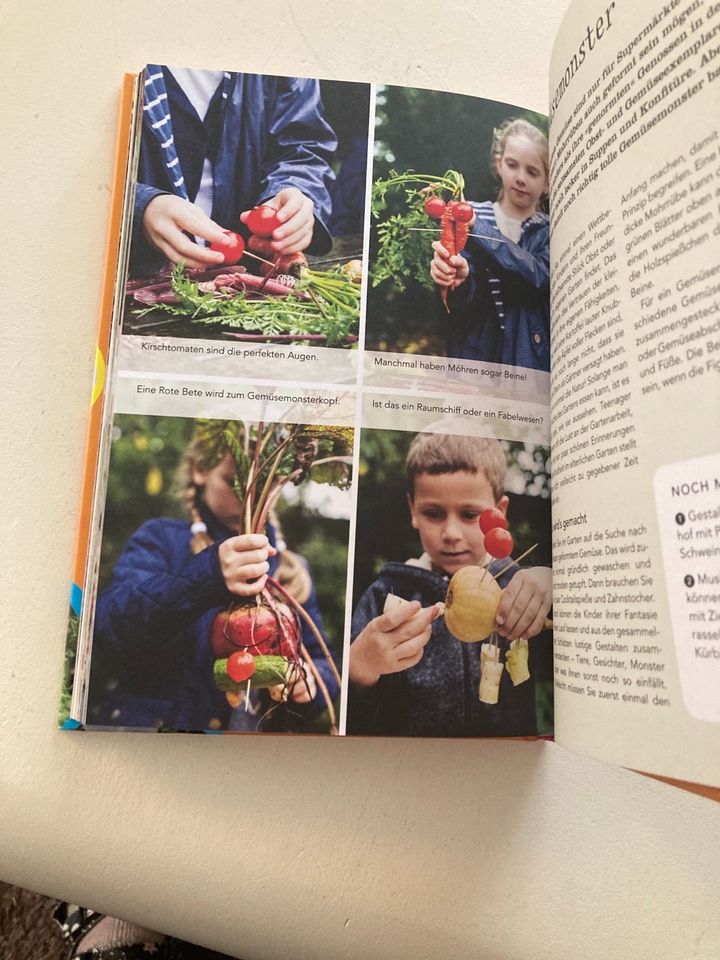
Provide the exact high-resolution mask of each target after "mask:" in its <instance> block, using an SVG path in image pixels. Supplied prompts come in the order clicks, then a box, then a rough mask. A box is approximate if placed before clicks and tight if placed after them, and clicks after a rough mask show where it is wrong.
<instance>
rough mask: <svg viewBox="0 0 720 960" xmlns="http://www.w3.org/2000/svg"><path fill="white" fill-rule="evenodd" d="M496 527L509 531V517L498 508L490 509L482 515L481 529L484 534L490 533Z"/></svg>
mask: <svg viewBox="0 0 720 960" xmlns="http://www.w3.org/2000/svg"><path fill="white" fill-rule="evenodd" d="M495 527H502V528H503V530H507V517H506V516H505V514H504V513H503V512H502V510H499V509H498V508H497V507H488V508H487V510H483V512H482V513H481V514H480V529H481V530H482V532H483V533H490V531H491V530H494V529H495Z"/></svg>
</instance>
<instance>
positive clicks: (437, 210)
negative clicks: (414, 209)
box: [423, 196, 445, 220]
mask: <svg viewBox="0 0 720 960" xmlns="http://www.w3.org/2000/svg"><path fill="white" fill-rule="evenodd" d="M444 209H445V201H444V200H443V198H442V197H435V196H431V197H428V198H427V200H426V201H425V203H424V204H423V210H424V211H425V213H426V214H427V215H428V216H429V217H432V218H433V220H439V219H440V217H441V216H442V215H443V210H444Z"/></svg>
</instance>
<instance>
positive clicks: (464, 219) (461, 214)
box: [452, 200, 474, 223]
mask: <svg viewBox="0 0 720 960" xmlns="http://www.w3.org/2000/svg"><path fill="white" fill-rule="evenodd" d="M473 213H474V211H473V208H472V207H471V206H470V204H469V203H465V201H464V200H458V201H457V203H454V204H453V208H452V218H453V220H455V221H456V222H457V223H470V221H471V220H472V218H473Z"/></svg>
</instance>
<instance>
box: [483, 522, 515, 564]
mask: <svg viewBox="0 0 720 960" xmlns="http://www.w3.org/2000/svg"><path fill="white" fill-rule="evenodd" d="M485 549H486V550H487V552H488V553H489V554H490V556H491V557H495V559H496V560H501V559H502V558H503V557H509V556H510V554H511V553H512V551H513V538H512V537H511V535H510V534H509V533H508V531H507V530H503V528H502V527H493V529H492V530H490V531H489V532H488V533H486V534H485Z"/></svg>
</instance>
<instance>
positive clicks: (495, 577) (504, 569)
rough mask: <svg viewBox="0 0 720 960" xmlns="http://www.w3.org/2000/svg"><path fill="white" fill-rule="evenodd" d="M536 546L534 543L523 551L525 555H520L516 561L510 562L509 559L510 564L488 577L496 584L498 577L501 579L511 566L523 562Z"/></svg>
mask: <svg viewBox="0 0 720 960" xmlns="http://www.w3.org/2000/svg"><path fill="white" fill-rule="evenodd" d="M537 546H538V544H537V543H534V544H533V545H532V546H531V547H528V549H527V550H526V551H525V553H521V554H520V556H519V557H518V558H517V560H512V559H511V561H510V563H509V564H508V565H507V566H506V567H503V568H502V570H501V571H500V572H499V573H496V574H490V576H491V577H492V578H493V580H495V582H496V583H497V578H498V577H501V576H502V575H503V574H504V573H507V572H508V570H509V569H510V567H512V565H513V564H514V563H520V561H521V560H524V559H525V557H527V556H528V554H531V553H532V552H533V550H534V549H535V547H537ZM488 573H490V571H489V570H488Z"/></svg>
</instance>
